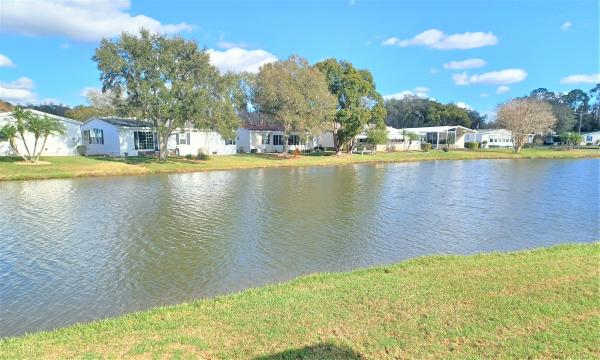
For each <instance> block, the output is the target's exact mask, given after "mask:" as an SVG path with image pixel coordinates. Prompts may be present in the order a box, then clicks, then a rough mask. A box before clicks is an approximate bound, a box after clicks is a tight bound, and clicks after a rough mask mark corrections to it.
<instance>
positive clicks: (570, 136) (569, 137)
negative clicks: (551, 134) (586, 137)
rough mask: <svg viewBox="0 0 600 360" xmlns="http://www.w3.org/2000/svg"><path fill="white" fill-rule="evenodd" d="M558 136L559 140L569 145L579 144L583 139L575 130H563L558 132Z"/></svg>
mask: <svg viewBox="0 0 600 360" xmlns="http://www.w3.org/2000/svg"><path fill="white" fill-rule="evenodd" d="M559 137H560V141H561V142H563V143H564V144H567V145H569V147H573V146H575V145H579V144H580V143H581V140H582V139H583V137H582V136H581V135H579V134H578V133H576V132H564V133H562V134H560V135H559Z"/></svg>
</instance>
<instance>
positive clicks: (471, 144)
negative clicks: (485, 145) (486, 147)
mask: <svg viewBox="0 0 600 360" xmlns="http://www.w3.org/2000/svg"><path fill="white" fill-rule="evenodd" d="M465 148H466V149H478V148H479V143H478V142H465Z"/></svg>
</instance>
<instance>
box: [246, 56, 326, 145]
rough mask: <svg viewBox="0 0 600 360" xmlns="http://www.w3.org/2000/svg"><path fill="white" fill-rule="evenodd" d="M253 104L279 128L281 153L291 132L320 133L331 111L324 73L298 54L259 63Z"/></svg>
mask: <svg viewBox="0 0 600 360" xmlns="http://www.w3.org/2000/svg"><path fill="white" fill-rule="evenodd" d="M252 98H253V104H254V106H255V108H256V110H258V111H259V112H260V113H262V114H263V115H265V116H267V118H268V120H269V121H270V122H272V123H275V124H277V125H280V126H281V127H282V129H283V154H282V155H284V156H286V155H287V153H288V146H289V145H288V139H289V135H290V133H291V132H300V133H311V134H314V135H317V134H319V133H321V132H322V131H323V130H324V129H325V126H326V124H327V123H328V121H329V120H330V118H332V117H333V113H334V111H335V98H334V97H333V95H331V94H330V93H329V90H328V89H327V83H326V81H325V76H324V75H323V74H322V73H321V72H319V71H318V70H317V69H316V68H314V67H312V66H310V65H309V64H308V62H307V61H306V60H305V59H303V58H301V57H298V56H290V57H289V58H288V59H287V60H280V61H277V62H274V63H269V64H266V65H263V66H262V67H261V68H260V71H259V73H258V75H257V77H256V83H255V86H254V92H253V96H252Z"/></svg>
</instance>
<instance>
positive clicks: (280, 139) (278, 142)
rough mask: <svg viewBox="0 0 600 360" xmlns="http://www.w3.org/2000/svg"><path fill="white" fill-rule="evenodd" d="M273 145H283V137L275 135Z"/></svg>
mask: <svg viewBox="0 0 600 360" xmlns="http://www.w3.org/2000/svg"><path fill="white" fill-rule="evenodd" d="M273 145H283V135H273Z"/></svg>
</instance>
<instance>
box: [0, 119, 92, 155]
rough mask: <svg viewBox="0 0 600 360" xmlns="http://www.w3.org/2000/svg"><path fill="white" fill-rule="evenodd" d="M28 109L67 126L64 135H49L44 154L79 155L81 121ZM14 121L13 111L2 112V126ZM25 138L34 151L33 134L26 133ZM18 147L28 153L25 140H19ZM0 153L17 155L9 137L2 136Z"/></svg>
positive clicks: (39, 143) (39, 142)
mask: <svg viewBox="0 0 600 360" xmlns="http://www.w3.org/2000/svg"><path fill="white" fill-rule="evenodd" d="M26 111H29V112H31V113H33V114H35V115H37V116H41V117H42V116H47V117H49V118H52V119H56V120H59V121H60V122H61V123H62V124H63V126H64V127H65V134H64V135H50V136H49V137H48V140H47V141H46V145H45V146H44V149H43V150H42V153H41V155H42V156H68V155H78V152H77V146H78V145H80V144H81V123H80V122H79V121H77V120H73V119H68V118H65V117H62V116H57V115H52V114H48V113H45V112H42V111H37V110H32V109H27V110H26ZM14 121H15V119H14V118H13V117H12V113H11V112H3V113H0V127H3V126H4V125H6V124H10V123H12V122H14ZM25 140H26V142H27V145H28V146H29V147H30V148H29V150H31V151H33V148H31V146H32V144H33V143H34V141H35V140H34V138H33V135H32V134H26V135H25ZM42 141H43V139H40V140H39V141H38V146H41V145H42ZM17 149H18V150H19V152H20V153H22V154H23V153H26V151H25V145H24V144H23V141H20V140H17ZM0 155H16V154H15V152H14V151H13V149H11V147H10V145H9V143H8V139H2V138H0Z"/></svg>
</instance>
